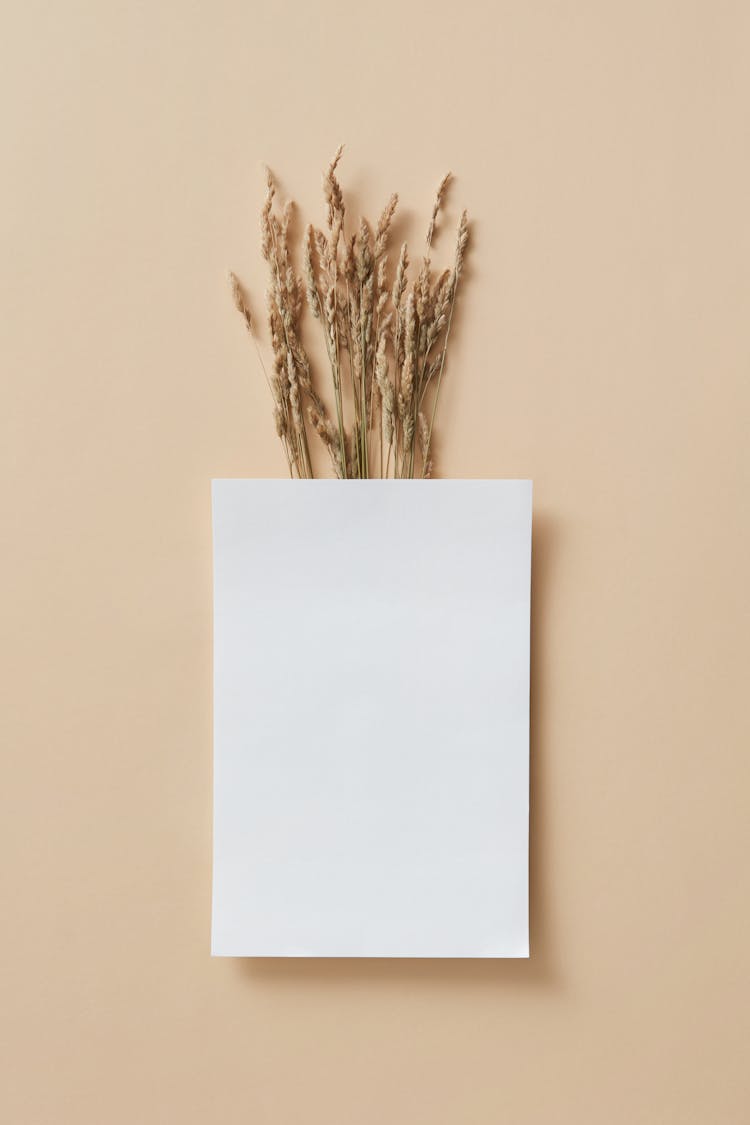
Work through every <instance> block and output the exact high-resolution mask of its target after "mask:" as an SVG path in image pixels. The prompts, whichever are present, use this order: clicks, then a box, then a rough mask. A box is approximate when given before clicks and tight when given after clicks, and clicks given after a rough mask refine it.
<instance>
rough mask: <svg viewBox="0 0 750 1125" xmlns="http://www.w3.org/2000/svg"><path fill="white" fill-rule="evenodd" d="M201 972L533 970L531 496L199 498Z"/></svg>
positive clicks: (378, 493) (336, 493)
mask: <svg viewBox="0 0 750 1125" xmlns="http://www.w3.org/2000/svg"><path fill="white" fill-rule="evenodd" d="M213 526H214V866H213V923H212V953H213V954H214V955H216V956H227V957H244V956H255V957H289V956H303V957H527V956H528V952H529V944H528V814H529V611H530V604H529V602H530V570H531V482H530V481H452V480H440V481H334V480H330V481H328V480H326V481H322V480H321V481H289V480H283V481H282V480H217V481H214V482H213Z"/></svg>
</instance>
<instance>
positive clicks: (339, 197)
mask: <svg viewBox="0 0 750 1125" xmlns="http://www.w3.org/2000/svg"><path fill="white" fill-rule="evenodd" d="M343 151H344V146H343V145H339V147H338V148H337V149H336V153H335V155H334V158H333V160H332V161H331V163H330V164H329V165H328V168H327V169H326V172H325V175H324V176H323V193H324V195H325V199H326V204H327V209H326V220H327V222H328V229H329V230H331V231H332V230H333V227H334V222H335V220H336V216H337V215H340V216H341V219H342V222H343V217H344V196H343V193H342V191H341V185H340V184H339V182H338V180H337V179H336V168H337V166H338V162H339V160H340V159H341V154H342V152H343ZM339 229H340V228H339Z"/></svg>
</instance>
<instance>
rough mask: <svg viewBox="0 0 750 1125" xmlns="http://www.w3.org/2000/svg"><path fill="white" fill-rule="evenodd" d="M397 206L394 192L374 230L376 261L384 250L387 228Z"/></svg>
mask: <svg viewBox="0 0 750 1125" xmlns="http://www.w3.org/2000/svg"><path fill="white" fill-rule="evenodd" d="M397 206H398V195H396V194H395V192H394V194H393V195H392V196H391V198H390V199H389V200H388V202H387V203H386V205H385V207H384V209H383V213H382V215H381V216H380V219H379V220H378V225H377V228H376V230H375V251H374V252H375V261H377V260H378V258H380V256H381V255H382V254H383V253H384V251H385V248H386V244H387V242H388V230H389V228H390V225H391V222H392V220H393V216H394V214H395V211H396V207H397Z"/></svg>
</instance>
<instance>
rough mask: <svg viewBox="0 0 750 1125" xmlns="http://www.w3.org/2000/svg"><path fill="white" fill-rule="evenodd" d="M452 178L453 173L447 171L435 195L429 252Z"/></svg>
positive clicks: (429, 229)
mask: <svg viewBox="0 0 750 1125" xmlns="http://www.w3.org/2000/svg"><path fill="white" fill-rule="evenodd" d="M450 180H451V173H450V172H446V173H445V175H444V176H443V178H442V180H441V181H440V184H439V186H438V189H437V195H436V196H435V203H434V205H433V208H432V217H431V218H430V225H429V227H428V228H427V252H428V253H429V251H430V247H431V246H432V240H433V238H434V237H435V225H436V223H437V217H438V214H439V212H440V208H441V207H442V205H443V197H444V196H445V190H446V188H447V187H448V184H449V183H450Z"/></svg>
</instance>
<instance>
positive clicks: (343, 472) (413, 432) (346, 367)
mask: <svg viewBox="0 0 750 1125" xmlns="http://www.w3.org/2000/svg"><path fill="white" fill-rule="evenodd" d="M342 151H343V146H342V147H340V148H339V149H338V151H337V152H336V155H335V156H334V158H333V160H332V161H331V163H330V165H329V166H328V169H327V171H326V172H325V175H324V178H323V190H324V194H325V201H326V224H327V233H326V232H324V231H322V230H318V229H316V228H315V227H313V226H312V225H308V226H307V228H306V230H305V234H304V244H303V254H302V256H303V262H304V266H303V273H304V276H303V277H301V276H299V275H298V274H297V272H296V270H295V266H294V263H293V258H292V247H291V245H290V243H291V236H290V220H291V216H292V211H293V203H292V202H291V201H290V202H288V203H286V205H285V206H284V207H283V209H282V210H281V212H280V214H279V213H277V211H276V209H275V208H274V197H275V195H276V185H275V182H274V179H273V176H272V175H271V173H270V172H268V173H267V192H266V198H265V203H264V205H263V209H262V211H261V251H262V254H263V257H264V259H265V260H266V261H267V262H268V266H269V272H270V283H269V287H268V290H267V294H266V299H267V309H268V326H269V331H270V339H271V347H272V351H273V366H272V369H271V374H270V375H269V374H268V371H267V369H266V367H265V365H264V363H263V357H262V354H261V351H260V348H259V347H258V341H257V338H256V336H255V332H254V327H253V319H252V316H251V314H250V310H249V308H248V303H247V300H246V299H245V296H244V294H243V291H242V287H241V285H240V282H239V281H238V279H237V277H236V276H235V274H230V281H231V286H232V294H233V297H234V302H235V305H236V306H237V309H238V310H239V312H240V313H241V315H242V317H243V318H244V321H245V325H246V327H247V330H248V332H249V333H250V336H251V337H252V339H253V341H254V343H255V346H256V349H257V352H258V358H259V360H260V364H261V367H262V368H263V371H264V374H265V376H266V381H267V382H268V385H269V387H270V390H271V394H272V395H273V402H274V418H275V422H276V432H277V433H278V435H279V437H280V439H281V443H282V445H283V447H284V452H285V454H286V459H287V462H288V465H289V474H290V476H292V477H312V476H313V475H314V473H313V464H312V459H311V456H310V439H311V436H312V435H313V434H314V435H317V437H318V438H319V439H320V440H321V441H322V442H323V444H324V446H325V447H326V449H327V450H328V453H329V455H330V459H331V464H332V467H333V471H334V473H335V475H336V476H337V477H341V478H347V479H361V478H366V477H383V478H385V477H402V478H403V477H406V478H411V477H415V476H420V477H429V476H431V474H432V471H433V453H432V451H433V427H434V423H435V415H436V411H437V405H438V398H439V395H440V386H441V383H442V380H443V374H444V370H445V361H446V354H447V349H448V340H449V338H450V332H451V324H452V321H453V310H454V306H455V301H456V292H457V289H458V282H459V279H460V277H461V272H462V268H463V262H464V254H465V251H466V244H467V241H468V219H467V213H466V211H464V212H463V213H462V215H461V218H460V221H459V224H458V231H457V236H456V248H455V256H454V261H453V266H452V268H451V269H445V270H443V271H442V272H441V273H439V274H437V275H434V274H433V270H432V266H431V260H430V254H431V250H432V243H433V239H434V235H435V230H436V225H437V221H438V216H439V214H440V210H441V207H442V204H443V199H444V196H445V191H446V188H447V186H448V182H449V180H450V173H449V174H448V175H446V176H444V177H443V180H442V181H441V183H440V186H439V187H438V190H437V196H436V199H435V203H434V206H433V209H432V215H431V218H430V222H429V226H428V229H427V239H426V248H425V251H424V254H423V255H422V259H421V263H420V267H419V271H418V273H417V274H416V276H415V277H414V279H413V280H412V281H411V282H410V281H409V278H408V272H409V265H410V263H409V254H408V250H407V246H406V243H404V244H403V245H402V246H401V250H400V254H399V257H398V262H397V265H396V268H395V271H394V273H393V277H392V278H391V277H390V276H389V270H388V252H387V251H388V236H389V231H390V228H391V222H392V220H393V216H394V213H395V211H396V206H397V204H398V196H397V195H392V196H391V198H390V199H389V201H388V203H387V204H386V207H385V209H384V210H383V213H382V214H381V216H380V218H379V220H378V223H377V225H376V227H375V229H374V232H373V229H372V227H371V225H370V224H369V223H368V222H367V220H366V219H364V218H363V219H361V221H360V223H359V226H358V228H357V230H356V232H355V233H347V231H346V229H345V223H344V220H345V206H344V196H343V192H342V190H341V185H340V183H339V181H338V178H337V176H336V169H337V167H338V163H339V160H340V159H341V154H342ZM305 301H306V302H307V304H308V305H309V308H310V311H311V312H312V315H313V317H314V318H315V320H317V321H318V322H319V324H320V325H321V327H322V330H323V335H324V338H325V350H326V354H327V356H328V362H329V365H330V372H331V392H332V393H331V396H330V397H331V400H332V409H330V410H329V408H328V407H327V406H326V403H325V401H324V398H323V395H322V393H321V383H320V381H319V379H318V378H317V377H316V376H314V374H313V370H312V366H311V363H310V359H309V358H308V353H307V351H306V349H305V347H304V345H303V343H302V331H301V320H302V310H303V305H304V303H305Z"/></svg>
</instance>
